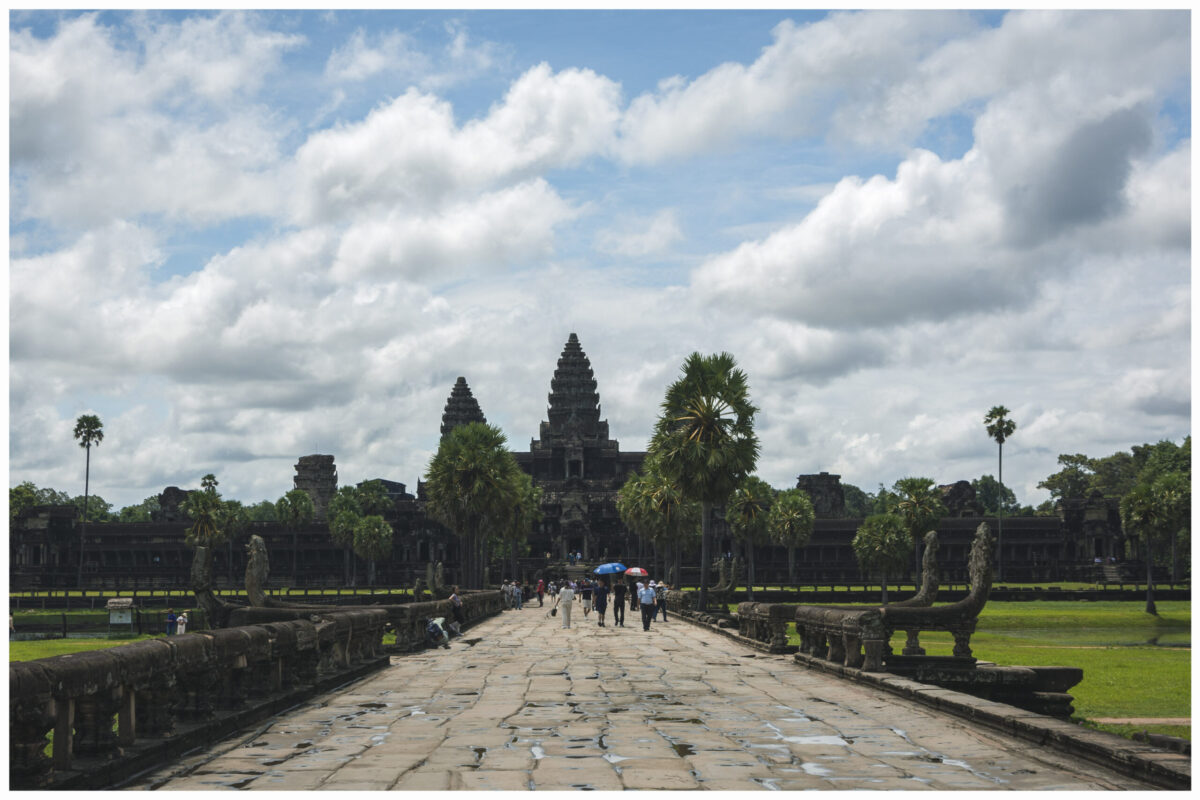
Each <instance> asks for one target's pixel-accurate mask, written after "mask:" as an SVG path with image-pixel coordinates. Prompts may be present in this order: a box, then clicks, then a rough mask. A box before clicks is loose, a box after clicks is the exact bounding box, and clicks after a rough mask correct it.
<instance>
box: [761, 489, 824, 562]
mask: <svg viewBox="0 0 1200 800" xmlns="http://www.w3.org/2000/svg"><path fill="white" fill-rule="evenodd" d="M816 516H817V515H816V511H815V510H814V509H813V504H812V501H811V500H809V499H808V493H807V492H805V491H804V490H803V489H787V490H785V491H782V492H780V493H779V495H778V496H777V497H776V498H775V503H774V505H772V506H771V513H770V514H768V515H767V532H768V533H769V534H770V536H771V538H772V539H773V540H774V541H775V543H776V544H781V545H783V546H784V547H786V548H787V553H788V581H789V582H792V583H794V582H795V580H796V548H798V547H804V545H806V544H808V539H809V537H810V536H812V531H813V521H814V520H815V519H816Z"/></svg>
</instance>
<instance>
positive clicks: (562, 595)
mask: <svg viewBox="0 0 1200 800" xmlns="http://www.w3.org/2000/svg"><path fill="white" fill-rule="evenodd" d="M573 605H575V589H574V588H573V587H572V584H570V583H565V584H563V587H562V588H561V589H559V590H558V597H557V598H555V600H554V607H555V608H558V607H559V606H562V617H563V623H562V626H563V627H564V628H569V627H571V607H572V606H573Z"/></svg>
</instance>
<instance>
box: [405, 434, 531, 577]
mask: <svg viewBox="0 0 1200 800" xmlns="http://www.w3.org/2000/svg"><path fill="white" fill-rule="evenodd" d="M507 441H508V440H507V439H506V438H505V436H504V434H503V433H502V432H501V431H500V429H499V428H497V427H495V426H494V425H488V424H487V423H484V422H471V423H468V424H466V425H458V426H456V427H455V428H454V429H453V430H452V431H450V433H449V434H447V435H446V436H444V437H442V440H441V442H440V443H439V444H438V451H437V453H436V454H435V455H434V457H433V459H432V460H431V461H430V462H429V467H428V469H427V470H426V475H425V490H426V494H427V496H428V498H429V499H428V501H427V504H426V512H427V513H428V514H429V516H430V517H431V518H432V519H434V520H435V521H437V522H440V523H441V524H443V525H445V526H446V527H447V528H449V529H450V530H451V531H453V532H454V534H455V535H456V536H458V537H459V539H460V540H461V548H462V563H463V573H464V575H465V579H464V580H463V581H462V582H463V583H464V584H465V585H466V586H467V587H468V588H473V589H478V588H482V584H483V546H484V544H485V538H486V537H485V535H484V534H485V532H486V530H487V529H488V527H489V526H493V527H495V528H498V529H503V528H504V527H505V526H506V524H507V523H508V521H509V519H510V517H511V515H512V513H513V508H514V507H515V506H516V505H517V503H518V497H517V482H516V481H515V480H514V479H513V474H514V472H515V471H517V470H519V469H520V467H519V466H517V461H516V459H515V458H513V455H512V453H510V452H508V450H506V449H505V447H504V445H505V443H506V442H507Z"/></svg>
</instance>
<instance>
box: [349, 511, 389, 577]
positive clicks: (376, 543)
mask: <svg viewBox="0 0 1200 800" xmlns="http://www.w3.org/2000/svg"><path fill="white" fill-rule="evenodd" d="M354 552H355V553H357V554H358V555H360V556H362V557H363V558H365V559H366V560H367V586H371V587H374V586H375V562H376V561H378V560H380V559H382V558H386V557H387V556H388V555H390V554H391V552H392V526H391V525H389V524H388V523H387V522H386V521H385V520H384V518H383V517H381V516H380V515H378V514H368V515H367V516H365V517H363V518H361V519H360V520H358V524H357V525H355V526H354Z"/></svg>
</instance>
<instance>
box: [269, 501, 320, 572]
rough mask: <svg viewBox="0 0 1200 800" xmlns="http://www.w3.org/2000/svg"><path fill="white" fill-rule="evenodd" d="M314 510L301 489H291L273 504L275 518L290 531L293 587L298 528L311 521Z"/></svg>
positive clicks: (296, 567) (298, 538)
mask: <svg viewBox="0 0 1200 800" xmlns="http://www.w3.org/2000/svg"><path fill="white" fill-rule="evenodd" d="M315 514H316V509H315V508H314V507H313V501H312V498H311V497H310V496H309V494H308V492H306V491H304V490H303V489H292V490H291V491H290V492H288V493H287V494H285V495H284V496H283V497H281V498H279V500H277V501H276V502H275V516H276V517H277V518H278V519H279V521H280V522H281V523H283V526H284V527H285V528H291V531H292V584H293V585H295V584H296V583H297V581H298V580H299V577H300V572H299V564H298V561H299V553H300V527H301V526H302V525H308V524H309V523H311V522H312V521H313V517H314V516H315Z"/></svg>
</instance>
